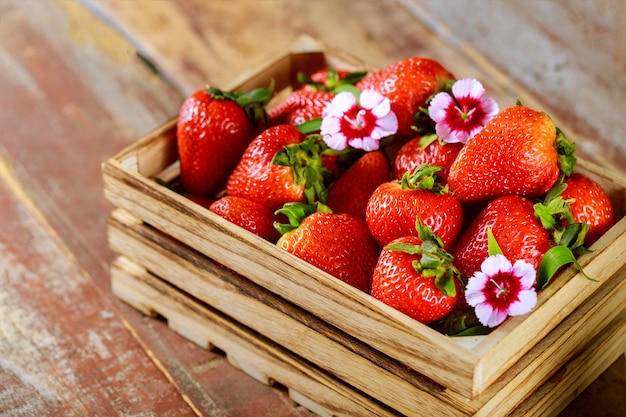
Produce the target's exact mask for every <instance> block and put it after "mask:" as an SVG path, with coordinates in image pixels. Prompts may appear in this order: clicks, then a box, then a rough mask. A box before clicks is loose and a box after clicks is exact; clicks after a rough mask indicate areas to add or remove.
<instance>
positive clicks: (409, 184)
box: [400, 164, 449, 194]
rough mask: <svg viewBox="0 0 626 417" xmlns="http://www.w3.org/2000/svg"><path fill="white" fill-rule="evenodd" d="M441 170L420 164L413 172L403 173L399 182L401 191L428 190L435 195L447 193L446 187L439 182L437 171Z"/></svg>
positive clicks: (433, 166)
mask: <svg viewBox="0 0 626 417" xmlns="http://www.w3.org/2000/svg"><path fill="white" fill-rule="evenodd" d="M441 170H443V168H441V167H438V166H435V165H428V164H421V165H419V166H418V167H417V168H415V170H414V171H413V172H405V173H404V175H403V176H402V179H401V180H400V184H401V185H402V189H403V190H429V191H432V192H434V193H437V194H446V193H448V191H449V190H448V186H447V185H445V186H444V185H442V183H441V181H440V180H439V175H438V173H439V171H441Z"/></svg>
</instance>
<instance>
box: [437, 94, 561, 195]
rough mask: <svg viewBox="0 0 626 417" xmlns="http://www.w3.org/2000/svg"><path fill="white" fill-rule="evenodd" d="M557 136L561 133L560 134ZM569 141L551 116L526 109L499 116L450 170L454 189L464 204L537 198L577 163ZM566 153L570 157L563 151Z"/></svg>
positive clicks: (516, 109)
mask: <svg viewBox="0 0 626 417" xmlns="http://www.w3.org/2000/svg"><path fill="white" fill-rule="evenodd" d="M557 132H558V133H559V134H558V135H557ZM567 145H571V144H569V142H567V139H566V138H565V136H564V135H562V134H561V133H560V131H557V129H556V128H555V126H554V124H553V123H552V120H550V118H549V117H548V115H546V114H545V113H540V112H536V111H534V110H531V109H529V108H526V107H524V106H522V105H515V106H512V107H509V108H507V109H505V110H503V111H502V112H500V113H499V114H498V115H496V116H495V117H494V118H493V119H492V120H491V121H490V122H488V123H487V125H485V127H484V128H483V129H482V130H481V131H480V132H478V133H477V134H476V135H475V136H474V137H472V138H471V139H470V140H469V141H468V142H467V143H466V144H465V146H463V148H462V149H461V151H460V152H459V154H458V156H457V158H456V160H455V161H454V163H453V164H452V166H451V167H450V171H449V174H448V185H449V186H450V190H451V191H452V192H453V194H454V195H455V196H456V198H458V199H459V200H460V201H461V202H464V203H485V202H488V201H490V200H492V199H494V198H495V197H499V196H503V195H520V196H524V197H537V196H540V195H542V194H545V193H546V192H547V191H548V190H549V189H550V188H551V187H552V186H553V185H554V184H555V183H556V181H557V180H558V178H559V175H560V173H561V170H564V171H565V170H567V169H569V168H568V167H566V164H565V163H564V162H567V163H569V164H571V163H573V162H572V161H573V157H572V156H571V153H572V152H573V150H571V149H570V147H569V146H567ZM557 146H558V147H559V149H566V152H569V154H566V155H561V154H560V152H558V151H557V149H556V147H557Z"/></svg>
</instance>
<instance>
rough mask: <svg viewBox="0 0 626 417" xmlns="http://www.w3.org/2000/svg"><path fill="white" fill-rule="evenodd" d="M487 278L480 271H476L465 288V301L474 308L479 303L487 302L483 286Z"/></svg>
mask: <svg viewBox="0 0 626 417" xmlns="http://www.w3.org/2000/svg"><path fill="white" fill-rule="evenodd" d="M488 280H489V277H488V276H487V275H485V274H483V273H482V272H480V271H477V272H476V273H475V274H474V275H473V276H472V277H471V278H470V279H469V280H468V281H467V285H466V287H465V299H466V301H467V303H468V304H469V305H470V306H472V307H476V306H477V305H478V304H480V303H484V302H485V301H487V296H486V295H485V291H484V290H485V286H486V285H487V281H488Z"/></svg>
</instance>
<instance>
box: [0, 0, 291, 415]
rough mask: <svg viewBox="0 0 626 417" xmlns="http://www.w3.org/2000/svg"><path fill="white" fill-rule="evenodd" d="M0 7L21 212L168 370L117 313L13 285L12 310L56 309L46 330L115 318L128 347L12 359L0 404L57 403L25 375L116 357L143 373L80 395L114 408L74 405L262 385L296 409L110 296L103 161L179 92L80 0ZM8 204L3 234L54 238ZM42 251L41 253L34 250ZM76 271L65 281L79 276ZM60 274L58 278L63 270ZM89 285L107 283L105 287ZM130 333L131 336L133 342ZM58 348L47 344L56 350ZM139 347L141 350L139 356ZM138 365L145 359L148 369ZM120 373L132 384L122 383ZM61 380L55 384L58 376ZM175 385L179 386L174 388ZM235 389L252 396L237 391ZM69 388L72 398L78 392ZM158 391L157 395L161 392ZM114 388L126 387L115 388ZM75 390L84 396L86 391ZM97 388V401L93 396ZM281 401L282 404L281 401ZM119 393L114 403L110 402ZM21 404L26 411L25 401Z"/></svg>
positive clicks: (6, 122) (169, 108)
mask: <svg viewBox="0 0 626 417" xmlns="http://www.w3.org/2000/svg"><path fill="white" fill-rule="evenodd" d="M0 11H1V14H2V19H0V67H1V68H2V71H0V86H1V87H0V90H1V91H2V94H0V106H2V109H3V110H2V112H0V125H1V126H2V134H1V135H0V155H1V159H2V161H6V164H5V165H7V166H8V165H10V166H13V167H14V168H15V170H14V171H13V174H12V175H13V177H14V179H13V180H11V181H14V182H16V183H18V184H20V189H21V190H22V193H23V194H24V195H25V196H26V198H27V200H28V201H30V202H31V205H30V206H28V207H27V208H26V209H24V210H25V213H28V212H33V211H36V212H37V213H39V214H38V216H40V218H41V219H42V221H45V223H46V224H47V227H49V230H48V232H49V233H50V234H51V235H54V236H56V238H55V239H58V241H59V242H62V245H63V247H64V248H65V249H64V250H65V251H67V256H68V259H66V260H64V261H63V265H64V267H65V268H66V269H67V268H69V266H68V265H73V266H72V267H73V268H75V269H76V270H77V271H80V272H79V276H80V277H81V278H82V279H85V280H87V281H90V282H91V283H92V284H94V285H95V287H94V288H91V290H90V292H88V293H84V292H81V293H79V294H75V293H72V292H70V291H69V289H68V290H67V291H66V292H67V294H68V296H71V295H74V296H75V297H74V298H72V303H74V304H75V305H76V306H83V305H84V309H85V311H92V310H93V311H99V310H98V308H99V306H101V303H105V305H107V308H108V309H109V310H111V311H114V312H115V314H116V315H117V314H119V315H121V317H122V320H123V322H124V324H125V325H127V326H129V327H130V328H131V329H132V330H133V332H134V334H133V336H134V337H135V338H137V339H138V340H139V341H140V342H141V343H143V344H144V345H145V346H150V347H151V352H153V353H154V355H155V356H157V357H159V358H166V360H165V359H163V361H162V362H163V363H164V364H165V366H164V367H163V368H162V369H161V370H159V369H157V368H154V366H153V365H152V364H151V362H150V361H148V360H147V359H146V356H145V353H144V351H143V350H141V349H137V345H136V344H133V339H132V338H128V335H127V334H126V333H125V331H126V329H124V327H122V326H121V325H120V323H121V322H120V317H117V316H116V318H115V319H113V318H108V320H106V321H105V322H102V323H98V322H97V321H96V320H95V319H93V320H94V322H93V323H90V322H89V320H91V319H92V315H94V314H95V313H90V315H87V316H85V317H84V318H83V319H82V320H83V321H81V320H80V319H79V318H78V317H77V315H78V312H76V311H74V312H73V315H69V314H67V313H66V312H64V310H63V307H65V305H64V304H63V305H61V304H59V303H56V304H55V303H52V304H49V301H50V300H52V301H50V302H53V301H54V298H52V296H51V295H50V296H49V297H47V298H46V295H45V294H36V295H39V296H40V297H41V300H40V302H41V305H33V306H29V304H28V302H26V301H21V300H22V299H21V298H17V296H15V297H9V298H8V299H6V300H5V299H3V301H2V302H0V308H1V309H2V311H5V309H7V310H8V311H11V310H13V308H14V306H15V305H22V307H21V310H20V311H22V312H23V314H24V315H29V314H30V315H32V318H33V320H35V319H36V318H37V317H40V316H41V315H42V312H41V311H39V310H37V308H39V307H40V308H41V309H44V308H45V311H46V312H47V313H50V314H49V315H50V317H57V318H58V321H59V322H60V323H57V322H55V321H50V320H46V321H45V322H44V323H43V324H42V326H44V327H42V329H41V331H42V332H43V331H44V330H47V331H48V332H52V331H54V332H55V333H54V334H53V335H54V336H56V337H59V338H61V337H69V336H63V332H66V333H68V334H69V335H72V333H73V332H75V331H76V332H78V333H80V331H79V330H81V329H80V328H79V327H78V326H79V324H82V325H83V326H88V325H93V326H96V325H100V326H102V329H101V331H103V332H104V331H105V330H106V327H104V326H105V325H106V324H107V323H109V322H110V326H112V328H113V330H114V331H113V330H106V331H109V332H110V334H113V335H114V336H111V337H113V338H114V339H118V338H119V339H120V340H121V341H124V337H126V338H127V339H128V340H127V341H126V342H120V343H121V346H120V347H119V350H116V351H115V355H112V356H113V357H117V356H119V357H122V358H123V360H122V359H118V361H119V362H115V361H114V360H113V359H112V363H113V364H112V365H110V364H108V363H107V362H100V363H97V362H96V361H95V359H93V360H91V362H89V366H83V367H82V368H81V369H82V372H83V373H84V375H83V374H81V373H80V372H79V371H78V370H74V369H69V370H68V371H67V373H66V374H64V373H63V372H62V371H63V370H62V369H55V368H54V367H53V366H52V364H53V362H52V361H48V362H45V363H44V364H43V365H45V366H42V367H41V368H36V367H34V366H32V365H29V366H30V367H29V368H28V369H26V368H24V369H23V372H22V374H14V373H11V372H12V371H10V368H7V369H8V370H7V371H6V372H4V368H3V372H2V374H1V375H2V377H1V381H2V383H1V384H0V386H2V389H3V391H2V395H3V396H2V399H1V400H0V404H2V406H3V407H4V405H5V404H7V405H6V407H7V409H11V410H12V409H13V408H14V407H20V406H25V405H24V404H26V405H28V404H30V403H32V404H33V405H36V404H40V405H41V404H43V405H45V406H46V407H51V408H50V410H51V411H50V413H51V414H50V415H52V414H53V413H54V410H55V409H54V407H53V405H54V404H53V403H54V401H53V400H54V399H53V398H52V397H50V398H48V397H46V396H42V395H43V394H42V392H39V391H37V390H36V389H35V388H36V387H35V388H33V387H31V386H30V385H28V384H26V383H25V382H24V381H26V380H28V379H29V378H36V377H37V376H38V375H39V377H40V378H42V379H43V378H51V379H54V378H58V379H59V382H58V384H59V386H61V385H63V384H65V386H66V387H67V386H69V387H72V385H68V382H67V381H64V380H63V378H64V377H67V378H74V377H75V378H78V379H80V378H85V379H88V378H89V376H90V373H93V374H95V375H96V377H94V380H97V377H98V376H101V375H100V374H98V373H97V371H92V368H93V369H99V365H102V366H109V367H110V368H113V367H119V366H121V365H120V363H121V364H124V363H133V366H132V367H129V369H130V370H132V371H136V372H137V383H138V384H139V383H140V382H142V383H143V384H140V385H137V386H135V385H132V383H133V378H132V377H131V376H128V374H127V376H128V377H127V379H128V381H122V382H120V381H113V380H111V379H109V380H108V381H107V380H105V378H100V379H101V380H102V381H101V382H100V384H101V385H100V386H99V387H98V386H93V387H92V388H93V393H90V392H88V389H87V388H85V389H83V390H82V393H83V394H85V395H89V396H91V397H93V399H89V398H88V399H86V400H83V403H84V404H86V407H87V406H88V407H92V410H98V409H97V408H96V406H100V405H98V402H105V403H111V404H110V405H107V407H109V408H107V409H105V411H102V412H96V411H94V412H91V411H89V412H80V413H78V414H80V415H97V414H99V415H115V412H117V411H120V410H121V411H124V410H125V409H126V410H131V411H133V410H134V414H140V413H142V412H143V413H145V414H146V415H149V414H150V413H153V415H168V413H169V411H168V409H171V410H175V407H180V408H181V410H184V409H185V407H187V408H186V410H187V412H188V411H190V410H191V408H188V405H187V403H186V402H185V400H184V398H183V396H186V397H188V398H193V401H192V403H194V404H195V407H196V408H197V410H198V412H199V413H201V414H203V415H223V416H227V415H241V414H239V411H238V410H241V408H242V406H241V404H238V401H239V398H248V399H250V402H251V403H252V398H255V395H256V394H258V393H259V389H260V390H263V392H264V396H265V397H263V398H266V399H267V398H274V401H260V402H257V403H256V404H255V407H256V409H255V410H254V412H255V413H256V412H262V411H263V410H264V409H265V408H264V407H268V408H267V409H271V410H277V411H278V412H279V413H282V414H283V415H290V413H292V412H294V411H293V406H292V404H291V402H290V401H285V398H286V397H285V395H283V393H280V392H276V390H272V389H270V388H268V387H265V386H262V385H261V384H258V383H256V382H255V381H253V380H252V379H251V378H250V377H248V376H246V375H244V374H242V373H241V372H239V371H238V370H236V369H234V368H233V367H232V366H230V365H229V364H227V363H226V362H225V361H223V360H222V362H221V363H223V364H224V365H223V366H220V367H219V371H215V370H214V369H213V368H211V367H209V366H202V363H204V361H206V360H207V356H206V355H207V353H206V351H204V350H203V349H200V348H199V347H196V346H194V345H193V344H191V343H189V342H187V341H185V340H183V339H182V338H180V337H179V336H177V335H173V334H172V332H171V331H168V330H167V328H166V327H163V326H160V327H159V323H158V322H154V321H152V320H145V319H144V317H142V315H140V314H138V313H137V312H136V311H135V310H133V309H132V308H130V307H128V306H126V305H124V304H123V303H120V302H119V301H117V300H114V299H112V296H111V295H110V275H109V265H110V262H111V261H112V259H113V254H112V252H111V251H110V250H109V249H108V245H107V241H106V226H105V224H106V218H107V216H108V214H109V212H110V210H111V209H112V206H111V205H110V204H109V203H108V202H106V201H105V199H104V197H103V195H102V184H101V174H100V164H101V162H102V161H104V160H105V159H106V158H108V157H110V156H111V155H112V154H115V153H116V152H118V151H119V150H120V149H122V148H123V147H124V146H126V145H127V144H129V143H131V142H133V141H134V140H136V138H138V137H139V136H141V135H143V134H145V133H147V132H148V131H149V130H151V129H153V128H155V127H157V126H158V125H160V124H161V123H162V122H163V121H164V120H167V119H169V118H171V117H172V116H173V115H174V114H175V113H176V112H177V110H178V107H179V105H180V103H181V102H182V95H181V94H180V93H178V92H177V91H176V90H175V89H174V88H172V87H171V86H170V85H169V84H168V83H167V82H166V81H164V80H163V79H162V78H161V77H160V76H158V75H156V74H155V73H154V72H153V71H152V69H151V68H150V67H149V66H147V65H146V64H145V62H144V61H143V60H142V59H140V57H138V55H137V54H136V52H135V50H134V48H133V47H132V46H131V45H130V44H129V43H128V42H127V41H126V40H125V39H124V38H123V37H121V36H119V35H117V34H116V33H115V32H114V31H113V30H111V29H110V28H109V27H108V26H107V25H106V24H104V23H103V22H102V21H100V20H99V19H96V18H95V17H94V16H93V15H92V14H91V13H89V12H88V11H87V10H85V9H84V8H83V7H82V6H81V5H80V4H79V3H78V2H74V1H66V0H53V1H46V2H37V1H28V2H23V1H20V0H15V1H12V0H1V1H0ZM2 181H5V179H3V180H2ZM10 194H11V193H9V195H10ZM4 210H5V209H4V208H3V209H2V213H3V214H2V217H0V241H3V242H4V241H5V240H6V241H13V240H15V239H17V240H18V241H20V244H21V245H26V243H24V242H23V241H22V240H26V241H27V242H28V243H29V244H32V245H33V248H32V249H31V250H33V251H37V250H43V249H45V247H46V246H47V245H48V246H49V245H51V244H50V243H49V240H44V241H41V242H38V241H34V240H33V241H31V240H30V237H31V236H30V234H29V227H33V226H31V225H29V224H28V223H26V224H24V223H16V224H15V225H14V227H11V228H10V229H9V228H5V220H6V221H7V222H9V217H5V216H4ZM7 210H8V209H7ZM25 215H26V214H24V216H25ZM25 221H27V222H30V221H31V220H25ZM8 224H9V223H7V225H8ZM20 226H22V227H20ZM40 245H41V247H40ZM15 252H16V253H19V252H20V251H19V250H16V251H15ZM24 253H26V252H24ZM7 256H8V255H7ZM40 256H41V259H40V258H38V257H40ZM0 258H1V260H2V265H3V266H8V265H11V264H12V263H13V262H14V259H13V258H7V257H5V254H4V253H3V254H2V256H0ZM31 262H44V263H45V262H50V259H49V258H48V257H46V258H43V256H42V255H40V254H39V253H38V252H37V253H35V254H33V260H32V261H31ZM58 262H61V260H59V261H58ZM66 264H67V265H66ZM43 271H45V270H44V269H41V270H39V272H41V274H42V275H41V276H37V275H35V277H36V278H38V279H40V280H42V281H44V282H45V280H44V278H45V277H46V275H45V274H44V273H43ZM3 273H4V271H2V274H3ZM2 278H4V276H2ZM70 278H71V276H70V277H68V283H67V285H69V284H71V282H72V279H70ZM54 282H55V285H57V286H61V280H60V279H57V280H56V281H54ZM86 285H87V284H86ZM41 289H46V287H45V286H43V287H42V288H41ZM33 291H34V290H33ZM57 291H58V292H61V293H62V292H63V291H64V289H63V288H57ZM11 294H12V295H15V294H13V293H11ZM94 294H100V297H101V298H98V297H96V296H95V295H94ZM29 296H30V297H32V296H34V295H33V293H32V292H26V291H25V292H24V298H25V299H26V300H28V297H29ZM102 297H103V298H102ZM107 303H108V304H107ZM27 307H28V308H27ZM90 309H92V310H90ZM100 310H102V308H100ZM109 310H106V311H107V312H108V311H109ZM107 314H108V313H107ZM66 316H67V317H66ZM3 317H4V316H3ZM101 321H102V320H101ZM46 326H47V327H46ZM7 331H9V328H8V327H7ZM85 331H86V330H83V332H85ZM118 333H119V334H118ZM120 334H121V335H120ZM81 337H83V336H81ZM72 340H73V339H72ZM28 341H29V339H28V338H25V339H24V340H21V341H20V340H19V337H18V335H17V334H16V335H14V338H12V339H11V340H10V341H7V344H6V345H4V344H3V345H2V347H3V348H6V349H7V350H8V349H17V350H18V351H19V349H24V347H25V346H27V345H28ZM70 342H72V341H71V340H70V341H68V343H70ZM74 342H75V341H74ZM107 343H108V342H107ZM128 343H130V344H131V347H128ZM51 347H54V346H51ZM107 347H108V345H107ZM67 348H68V349H70V350H71V351H72V352H73V353H72V354H73V355H76V358H77V359H81V358H80V355H79V354H78V353H76V352H80V349H81V345H80V344H77V342H76V344H75V345H71V346H70V345H68V346H67ZM74 351H76V352H74ZM61 353H63V354H66V353H67V352H61ZM61 353H58V352H48V354H49V355H52V354H61ZM135 355H139V359H137V358H135ZM8 358H9V357H8V356H7V361H9V359H8ZM218 359H219V358H218ZM81 360H82V359H81ZM5 363H7V364H8V363H9V362H5ZM82 363H83V364H84V363H86V360H82ZM7 366H8V365H7ZM143 368H145V370H144V373H143V374H142V373H141V372H142V370H143ZM70 371H72V372H74V371H76V373H75V374H74V373H72V372H70ZM161 371H164V372H165V373H166V374H168V375H169V378H170V379H171V381H173V382H174V388H172V387H170V385H169V382H168V380H167V379H165V377H163V375H162V372H161ZM55 372H56V373H55ZM117 372H118V373H120V372H122V370H118V371H117ZM145 375H149V376H150V377H149V378H147V377H145ZM122 379H123V378H120V380H122ZM146 379H147V380H148V381H147V382H146ZM152 379H154V382H152V381H151V380H152ZM199 381H200V382H199ZM222 381H229V383H228V384H229V385H228V386H230V388H227V389H223V388H222V387H223V385H221V383H222ZM5 382H6V383H5ZM125 382H126V383H127V385H124V383H125ZM84 383H85V384H86V383H87V382H84ZM159 384H164V387H159ZM257 386H258V387H257ZM125 387H126V388H128V387H130V388H133V389H125ZM137 387H140V388H146V389H148V390H149V392H147V393H145V394H139V395H137V394H136V393H135V391H137V389H138V388H137ZM55 389H58V390H60V389H59V388H58V387H56V388H55ZM98 389H101V390H103V391H106V392H109V393H108V394H107V395H108V397H106V398H105V397H104V395H100V393H99V392H98ZM179 390H180V392H182V395H183V396H181V395H179V394H178V391H179ZM240 390H243V392H244V393H246V395H249V397H245V395H243V396H242V395H241V392H240ZM13 391H15V392H21V393H22V394H23V397H20V398H26V401H21V402H20V401H18V402H17V403H16V402H10V401H9V400H11V398H13V394H12V392H13ZM61 391H62V390H61ZM70 391H71V390H70ZM255 393H256V394H255ZM64 395H65V396H66V397H68V398H69V397H70V396H71V393H65V394H64ZM159 395H162V398H158V396H159ZM153 396H155V398H153ZM113 397H119V398H116V399H111V398H113ZM72 398H73V400H75V401H76V403H77V404H79V405H80V401H79V399H77V398H76V397H72ZM256 398H262V396H257V397H256ZM5 400H6V402H5ZM92 400H93V403H94V404H96V405H94V404H92V403H90V401H92ZM11 401H13V400H11ZM127 401H128V402H131V401H134V402H133V403H132V404H133V406H135V407H136V408H131V407H130V406H129V407H125V408H123V406H125V403H126V402H127ZM190 401H191V400H190ZM194 401H195V402H194ZM20 404H21V405H20ZM64 404H65V405H67V403H61V407H64V406H65V405H64ZM277 404H282V405H281V406H280V407H277ZM116 405H117V406H119V407H118V408H119V410H117V409H114V408H115V407H116ZM112 407H113V408H112ZM3 410H4V409H3ZM16 410H17V411H15V412H16V413H19V410H20V408H16ZM68 410H70V409H69V408H68ZM181 410H179V411H178V412H172V413H179V414H181V415H184V412H185V411H181ZM61 411H62V410H61ZM11 412H13V411H11ZM68 412H69V411H68ZM249 412H252V411H250V410H249ZM35 414H38V413H35ZM131 414H133V413H131ZM9 415H11V414H9ZM18 415H21V414H18ZM40 415H46V414H40ZM70 415H71V414H70ZM170 415H171V413H170ZM250 415H255V414H254V413H252V414H250Z"/></svg>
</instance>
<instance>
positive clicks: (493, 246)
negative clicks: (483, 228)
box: [487, 227, 503, 256]
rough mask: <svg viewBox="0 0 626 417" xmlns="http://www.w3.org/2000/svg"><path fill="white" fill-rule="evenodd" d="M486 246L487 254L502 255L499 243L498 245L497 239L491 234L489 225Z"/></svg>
mask: <svg viewBox="0 0 626 417" xmlns="http://www.w3.org/2000/svg"><path fill="white" fill-rule="evenodd" d="M487 247H488V251H489V256H494V255H503V253H502V249H500V245H498V241H497V240H496V237H495V236H494V235H493V231H492V230H491V227H490V228H488V229H487Z"/></svg>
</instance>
